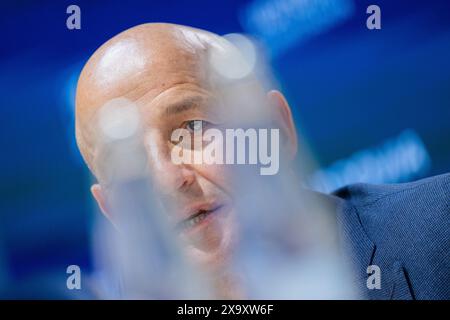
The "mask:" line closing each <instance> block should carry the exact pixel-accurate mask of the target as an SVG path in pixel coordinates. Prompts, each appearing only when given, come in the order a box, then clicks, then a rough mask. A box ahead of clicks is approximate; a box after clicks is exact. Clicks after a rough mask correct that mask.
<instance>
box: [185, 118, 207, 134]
mask: <svg viewBox="0 0 450 320" xmlns="http://www.w3.org/2000/svg"><path fill="white" fill-rule="evenodd" d="M207 126H208V122H207V121H204V120H191V121H188V122H187V123H186V128H187V129H188V130H190V131H192V132H196V131H201V130H202V128H205V127H207Z"/></svg>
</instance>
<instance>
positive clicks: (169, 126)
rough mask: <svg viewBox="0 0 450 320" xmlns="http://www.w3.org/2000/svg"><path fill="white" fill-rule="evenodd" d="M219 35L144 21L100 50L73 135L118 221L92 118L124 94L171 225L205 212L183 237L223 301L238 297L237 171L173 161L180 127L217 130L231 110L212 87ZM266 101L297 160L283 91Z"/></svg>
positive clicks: (80, 93) (81, 94) (87, 71)
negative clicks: (234, 258) (230, 272)
mask: <svg viewBox="0 0 450 320" xmlns="http://www.w3.org/2000/svg"><path fill="white" fill-rule="evenodd" d="M217 39H218V36H216V35H214V34H211V33H208V32H206V31H202V30H198V29H193V28H189V27H184V26H178V25H171V24H145V25H140V26H137V27H134V28H132V29H129V30H127V31H125V32H123V33H121V34H119V35H117V36H115V37H114V38H112V39H111V40H109V41H108V42H106V43H105V44H104V45H102V46H101V47H100V48H99V49H98V50H97V51H96V52H95V53H94V54H93V56H92V57H91V58H90V59H89V61H88V62H87V64H86V65H85V67H84V69H83V71H82V73H81V76H80V79H79V82H78V87H77V96H76V131H77V132H76V135H77V142H78V145H79V147H80V150H81V152H82V154H83V157H84V159H85V160H86V162H87V164H88V166H89V168H90V169H91V171H92V172H93V174H94V175H95V176H96V178H97V180H98V183H96V184H94V185H93V186H92V188H91V191H92V194H93V196H94V198H95V199H96V201H97V203H98V205H99V207H100V209H101V211H102V212H103V213H104V214H105V216H107V217H108V218H109V219H110V220H111V221H112V222H113V223H115V217H114V216H113V214H112V212H111V210H110V208H109V201H108V193H107V192H106V190H105V188H104V186H103V185H104V181H105V180H106V177H104V176H103V173H102V163H103V161H100V158H101V156H102V155H101V151H100V148H99V142H98V139H97V138H96V137H98V135H97V134H96V132H95V130H96V125H95V119H96V116H97V115H98V111H99V109H100V107H101V106H103V105H104V104H105V103H106V102H108V101H110V100H111V99H115V98H119V97H123V98H126V99H128V100H130V101H132V102H134V103H135V104H136V105H137V106H138V108H139V114H140V116H141V120H142V123H143V124H144V142H143V143H145V145H146V150H147V151H148V161H149V168H150V172H151V175H152V178H153V181H154V183H155V184H156V187H157V190H158V194H160V196H161V200H162V203H163V204H164V207H165V210H166V211H167V216H168V218H169V221H171V223H173V224H174V226H177V225H180V224H181V223H182V222H183V221H188V220H189V219H190V218H191V219H192V218H193V217H194V216H196V215H198V214H199V213H206V215H203V217H206V218H205V219H203V220H202V221H201V222H199V223H197V224H195V225H194V226H191V227H185V228H183V229H182V231H181V232H180V234H179V236H180V238H181V239H182V240H183V243H184V244H185V248H186V253H187V255H188V256H189V257H190V258H191V259H192V261H193V262H194V263H199V264H200V265H201V266H204V267H206V268H208V269H209V270H212V272H213V273H215V274H216V275H217V286H218V289H219V291H221V295H222V296H223V297H236V296H237V294H236V292H234V291H235V288H234V286H233V285H232V280H230V278H229V277H227V276H226V275H225V272H224V271H223V270H226V266H227V261H228V259H229V257H230V255H231V254H232V252H233V247H234V246H235V243H236V241H237V233H236V225H235V223H236V222H235V218H234V217H235V215H236V214H237V213H236V212H235V209H234V206H233V199H234V198H235V196H236V195H235V194H234V192H233V191H234V187H233V177H232V173H231V171H230V170H229V168H227V166H226V165H206V164H180V165H175V164H173V162H172V161H171V157H170V154H171V150H172V148H173V147H174V143H173V142H172V141H171V140H170V136H171V133H172V132H173V130H175V129H177V128H186V129H188V130H190V131H193V130H196V125H197V124H198V123H199V122H195V121H199V120H201V121H202V123H203V126H215V127H220V126H222V125H223V124H224V122H225V120H224V115H225V114H229V113H230V110H228V109H226V108H231V107H230V106H227V105H226V103H224V100H223V99H222V94H221V93H220V90H218V89H217V86H215V85H214V83H213V82H212V81H213V80H212V78H213V77H212V76H211V70H209V68H208V64H207V63H206V61H207V56H208V55H207V54H208V50H210V48H211V47H212V46H214V45H216V44H217ZM264 99H267V102H268V105H269V106H270V108H271V112H272V114H273V115H274V119H275V121H276V123H277V125H278V127H279V128H280V129H281V132H282V137H284V141H282V144H284V145H285V146H286V147H287V150H288V153H289V154H290V156H291V157H294V156H295V153H296V148H297V145H296V144H297V140H296V139H297V138H296V133H295V128H294V124H293V121H292V117H291V112H290V109H289V106H288V105H287V102H286V100H285V99H284V97H283V96H282V94H281V93H280V92H278V91H270V92H269V93H267V95H266V96H265V98H264Z"/></svg>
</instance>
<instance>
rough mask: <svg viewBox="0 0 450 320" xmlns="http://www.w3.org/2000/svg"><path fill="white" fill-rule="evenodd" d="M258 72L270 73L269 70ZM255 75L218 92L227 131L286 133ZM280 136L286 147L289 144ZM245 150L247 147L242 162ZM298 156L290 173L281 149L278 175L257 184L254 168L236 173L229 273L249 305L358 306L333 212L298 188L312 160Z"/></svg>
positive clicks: (262, 77) (303, 153)
mask: <svg viewBox="0 0 450 320" xmlns="http://www.w3.org/2000/svg"><path fill="white" fill-rule="evenodd" d="M255 61H264V59H262V58H261V57H256V59H255ZM262 68H263V69H264V70H265V72H267V70H268V68H267V67H264V66H262ZM257 71H258V70H253V71H252V73H251V74H248V75H246V77H247V78H246V79H244V80H243V79H241V81H239V82H234V83H233V84H229V83H226V82H225V83H226V85H223V86H221V87H220V89H219V90H220V92H221V94H222V100H223V103H224V105H225V108H226V110H227V114H228V116H229V118H228V123H227V124H228V126H229V127H231V128H258V129H262V128H263V129H270V128H279V129H280V132H284V130H283V129H285V128H283V127H282V126H283V124H281V126H280V123H279V122H277V119H276V117H275V115H276V112H274V111H275V107H274V106H273V105H270V103H269V101H268V98H267V96H266V89H265V88H266V87H268V86H269V87H272V88H273V86H270V82H271V81H270V80H271V77H270V75H267V73H265V74H264V73H263V74H262V73H260V72H257ZM269 131H270V130H269ZM282 136H283V137H282V138H281V139H282V140H281V141H280V145H282V146H284V145H286V141H285V139H286V136H285V135H284V134H283V135H282ZM299 141H300V142H301V141H303V139H301V137H300V139H299ZM268 142H269V143H270V141H268ZM269 148H270V147H269ZM250 149H251V148H249V147H248V146H247V150H246V152H247V155H248V151H249V150H250ZM299 154H300V157H301V160H302V161H303V160H304V164H305V165H304V166H302V167H297V166H295V165H294V161H291V155H289V154H287V149H286V148H281V149H280V155H279V159H280V171H279V172H278V173H277V174H275V175H272V176H262V175H260V171H259V168H255V166H251V165H248V164H246V165H236V166H234V167H233V170H232V171H233V172H232V175H233V176H234V178H235V185H234V187H235V194H236V199H235V201H236V204H235V205H236V207H237V210H236V211H237V219H238V225H239V228H240V232H239V243H238V248H237V252H236V256H235V257H234V266H233V268H235V272H237V273H238V274H240V275H242V278H243V281H244V290H245V291H246V293H247V295H248V298H251V299H349V298H355V297H357V296H356V293H355V290H354V288H353V286H352V285H351V282H350V279H351V277H350V274H349V273H350V270H349V269H348V268H347V265H346V264H344V261H346V257H345V256H343V254H342V253H341V252H340V246H339V244H338V240H337V238H338V229H337V221H336V212H335V209H334V208H333V207H332V206H331V205H330V204H328V203H327V201H326V200H324V198H323V197H322V196H318V195H316V194H314V193H312V192H311V191H307V190H305V189H302V188H301V185H302V181H301V179H300V177H303V176H306V173H305V172H308V171H310V170H311V168H310V167H311V165H312V162H311V160H312V157H311V155H310V154H309V153H308V152H307V148H306V146H305V145H300V146H299Z"/></svg>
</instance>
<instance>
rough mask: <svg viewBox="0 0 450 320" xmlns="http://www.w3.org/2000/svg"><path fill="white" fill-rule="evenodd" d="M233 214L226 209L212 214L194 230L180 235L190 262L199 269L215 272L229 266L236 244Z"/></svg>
mask: <svg viewBox="0 0 450 320" xmlns="http://www.w3.org/2000/svg"><path fill="white" fill-rule="evenodd" d="M235 231H236V226H235V225H234V212H232V210H231V209H229V208H227V210H225V208H224V211H223V212H218V213H216V214H213V215H212V216H211V217H209V218H208V221H205V223H204V224H203V225H201V226H199V227H198V228H197V229H196V230H189V231H188V232H187V233H185V234H183V235H182V241H183V247H184V248H185V253H186V255H187V258H188V260H189V261H190V262H192V263H193V264H194V265H195V266H198V267H200V268H201V269H205V268H206V269H207V270H210V271H217V270H219V269H223V268H226V267H227V266H228V265H229V261H230V259H231V254H232V251H233V247H234V245H235V243H236V232H235Z"/></svg>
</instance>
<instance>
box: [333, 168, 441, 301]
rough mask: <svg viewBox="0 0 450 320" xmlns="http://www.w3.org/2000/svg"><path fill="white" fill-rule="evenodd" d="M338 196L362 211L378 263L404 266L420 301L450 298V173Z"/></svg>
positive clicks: (346, 191) (365, 187)
mask: <svg viewBox="0 0 450 320" xmlns="http://www.w3.org/2000/svg"><path fill="white" fill-rule="evenodd" d="M335 195H336V196H338V197H339V198H341V199H343V200H344V202H345V203H347V204H348V205H351V207H353V208H355V210H356V211H357V213H358V217H359V220H360V223H361V225H362V227H363V229H364V232H365V233H366V235H367V236H368V238H369V239H370V240H371V241H372V242H373V243H374V244H375V246H376V254H375V258H374V259H375V261H379V262H380V263H382V264H386V265H389V264H392V263H395V262H396V261H401V262H402V263H403V265H404V267H405V270H406V272H407V273H408V277H409V281H410V282H411V284H412V287H413V288H412V289H413V291H414V292H415V294H416V298H419V299H433V298H436V297H439V298H443V297H445V298H447V299H448V298H450V289H449V288H448V287H447V285H446V283H447V284H448V283H450V282H449V281H450V272H449V270H450V249H449V248H450V174H444V175H439V176H435V177H431V178H426V179H422V180H418V181H415V182H411V183H401V184H392V185H370V184H355V185H350V186H347V187H344V188H341V189H339V190H338V191H336V192H335ZM445 288H447V289H445Z"/></svg>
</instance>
